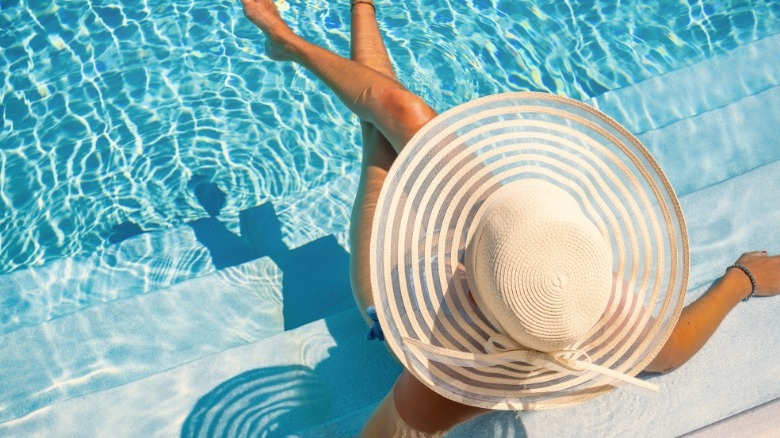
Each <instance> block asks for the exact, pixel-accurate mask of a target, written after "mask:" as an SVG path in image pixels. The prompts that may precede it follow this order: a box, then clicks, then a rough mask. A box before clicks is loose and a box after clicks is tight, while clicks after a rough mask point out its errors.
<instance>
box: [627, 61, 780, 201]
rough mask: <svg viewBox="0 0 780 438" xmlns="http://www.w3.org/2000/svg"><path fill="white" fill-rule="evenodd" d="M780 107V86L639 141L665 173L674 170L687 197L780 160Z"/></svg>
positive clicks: (676, 181)
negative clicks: (665, 170) (694, 192)
mask: <svg viewBox="0 0 780 438" xmlns="http://www.w3.org/2000/svg"><path fill="white" fill-rule="evenodd" d="M778 69H780V66H778ZM670 101H673V99H670ZM779 101H780V86H776V87H772V88H769V89H767V90H764V91H762V92H760V93H758V94H754V95H751V96H747V97H744V98H742V99H740V100H738V101H736V102H734V103H732V104H730V105H726V106H724V107H720V108H717V109H713V110H709V111H707V112H704V113H701V114H698V115H696V116H692V117H688V118H686V119H683V120H680V121H677V122H675V123H672V124H669V125H667V126H664V127H663V128H660V129H656V130H652V131H647V132H645V133H643V134H641V135H639V139H640V140H641V141H642V143H644V144H645V146H647V148H648V149H650V151H651V152H652V154H653V156H654V157H655V159H656V160H657V161H658V162H659V163H660V165H661V167H662V168H663V169H670V171H667V174H668V176H669V179H670V181H671V182H672V186H673V187H674V188H675V191H676V192H677V193H678V195H684V194H686V193H691V192H693V191H695V190H699V189H702V188H704V187H707V186H709V185H711V184H715V183H718V182H720V181H725V180H726V179H728V178H731V177H733V176H737V175H739V174H741V173H744V172H746V171H748V170H750V169H753V168H755V167H757V166H760V165H762V164H764V163H769V162H772V161H775V160H779V159H780V139H779V138H778V125H777V123H778V121H780V105H778V104H777V102H779Z"/></svg>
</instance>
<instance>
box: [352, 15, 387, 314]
mask: <svg viewBox="0 0 780 438" xmlns="http://www.w3.org/2000/svg"><path fill="white" fill-rule="evenodd" d="M353 1H354V0H353ZM351 9H352V13H351V15H352V23H351V41H350V42H351V52H352V56H351V57H352V60H354V61H355V62H357V63H359V64H362V65H364V66H366V67H369V68H372V69H374V70H376V71H378V72H379V73H381V74H383V75H385V76H387V77H389V78H393V79H395V72H393V67H392V63H391V62H390V57H389V56H388V54H387V49H386V48H385V45H384V42H382V36H381V35H380V33H379V26H378V25H377V22H376V16H375V10H374V8H372V7H371V5H369V4H366V3H358V4H355V5H354V6H353V7H352V8H351ZM360 128H361V131H362V134H363V162H362V166H361V172H360V183H359V184H358V191H357V195H356V197H355V202H354V204H353V206H352V218H351V219H350V227H349V233H350V239H349V245H350V280H351V284H352V294H353V295H354V296H355V301H356V303H357V305H358V308H359V309H360V310H361V314H362V315H363V319H364V320H365V321H366V323H367V324H369V325H371V323H372V322H371V321H370V320H369V319H368V317H367V316H366V314H365V313H364V312H363V310H365V308H366V307H368V306H371V305H373V304H374V299H373V295H372V292H371V273H370V268H369V264H368V260H369V249H370V246H371V245H370V242H371V224H372V222H373V219H374V210H375V209H376V202H377V198H378V197H379V191H380V190H381V189H382V184H384V181H385V177H386V176H387V172H388V170H389V169H390V166H391V165H392V164H393V161H395V158H396V152H395V151H394V150H393V148H392V146H391V145H390V141H388V140H387V138H386V137H385V136H384V135H382V133H381V132H379V130H378V129H377V128H376V127H375V126H374V125H373V124H371V123H370V122H367V121H365V120H361V121H360Z"/></svg>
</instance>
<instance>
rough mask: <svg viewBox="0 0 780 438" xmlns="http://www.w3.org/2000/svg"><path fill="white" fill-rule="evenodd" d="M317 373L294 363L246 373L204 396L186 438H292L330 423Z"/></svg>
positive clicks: (187, 424)
mask: <svg viewBox="0 0 780 438" xmlns="http://www.w3.org/2000/svg"><path fill="white" fill-rule="evenodd" d="M319 382H320V380H319V379H318V377H317V376H316V374H315V373H314V372H313V371H312V370H311V369H310V368H307V367H304V366H300V365H290V366H281V367H268V368H260V369H255V370H251V371H247V372H245V373H243V374H239V375H238V376H235V377H233V378H232V379H230V380H227V381H225V382H223V383H222V384H220V385H219V386H217V387H216V388H214V389H213V390H212V391H211V392H209V393H208V394H206V395H205V396H203V397H201V399H200V400H198V403H197V404H196V405H195V407H194V408H193V409H192V411H191V412H190V414H189V416H188V417H187V419H186V420H185V421H184V424H183V425H182V429H181V436H182V437H241V436H253V437H254V436H287V435H289V434H291V433H294V432H296V431H299V430H301V429H302V428H308V427H311V426H314V425H317V424H319V423H321V422H322V421H325V420H326V417H325V416H324V415H325V414H326V413H327V412H328V405H327V402H328V399H327V397H326V395H325V392H324V390H323V388H322V386H321V385H320V383H319Z"/></svg>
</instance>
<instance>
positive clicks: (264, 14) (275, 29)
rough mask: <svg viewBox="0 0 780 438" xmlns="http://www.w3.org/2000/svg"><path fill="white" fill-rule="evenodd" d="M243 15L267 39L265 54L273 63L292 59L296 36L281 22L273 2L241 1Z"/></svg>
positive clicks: (266, 0)
mask: <svg viewBox="0 0 780 438" xmlns="http://www.w3.org/2000/svg"><path fill="white" fill-rule="evenodd" d="M241 3H242V4H243V5H244V15H245V16H246V18H248V19H249V21H251V22H252V23H254V25H255V26H257V27H258V28H260V30H262V31H263V33H264V34H265V36H266V37H267V39H266V41H265V52H266V54H267V55H268V57H269V58H271V59H273V60H275V61H290V60H293V59H294V53H293V50H292V49H293V45H292V43H293V41H294V40H295V39H296V38H298V36H297V35H295V33H294V32H293V31H292V30H291V29H290V27H289V26H287V23H285V22H284V20H282V17H281V16H280V15H279V11H278V10H277V9H276V5H275V4H274V2H273V0H241Z"/></svg>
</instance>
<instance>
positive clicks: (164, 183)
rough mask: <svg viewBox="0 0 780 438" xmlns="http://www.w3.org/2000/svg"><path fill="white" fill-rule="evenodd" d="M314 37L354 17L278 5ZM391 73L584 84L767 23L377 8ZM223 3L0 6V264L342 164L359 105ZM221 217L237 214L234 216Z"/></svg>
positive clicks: (739, 6)
mask: <svg viewBox="0 0 780 438" xmlns="http://www.w3.org/2000/svg"><path fill="white" fill-rule="evenodd" d="M284 5H285V6H286V7H285V8H283V9H284V11H283V14H284V15H285V18H287V19H288V20H289V22H290V23H291V26H292V27H293V28H294V29H296V30H297V31H299V32H300V33H301V34H302V35H303V36H305V37H306V38H308V39H310V40H312V41H313V42H315V43H317V44H320V45H322V46H324V47H327V48H329V49H331V50H334V51H336V52H338V53H341V54H344V55H346V54H347V53H348V51H349V12H348V8H347V7H345V6H344V5H343V4H340V3H339V4H337V3H331V2H327V1H325V0H315V1H311V2H306V3H305V4H304V2H302V1H300V0H291V1H289V2H287V3H284ZM379 9H380V13H379V19H380V27H381V28H382V30H383V32H384V34H385V36H386V40H387V45H388V48H389V51H390V53H391V56H392V58H393V60H394V63H395V66H396V69H397V71H398V74H399V77H400V79H401V80H402V81H403V82H404V83H405V84H407V85H408V86H409V87H410V88H411V89H412V90H413V91H415V92H417V93H419V94H421V95H422V96H423V97H425V98H426V99H427V100H428V101H429V102H430V103H431V104H432V106H433V107H435V108H437V109H439V110H444V109H447V108H449V107H451V106H453V105H456V104H458V103H462V102H464V101H467V100H469V99H472V98H474V97H476V96H479V95H484V94H489V93H495V92H499V91H508V90H544V91H550V92H554V93H560V94H566V95H569V96H573V97H575V98H580V99H582V98H586V97H590V96H594V95H597V94H600V93H602V92H604V91H606V90H611V89H615V88H620V87H624V86H626V85H629V84H631V83H634V82H637V81H639V80H642V79H645V78H648V77H651V76H655V75H658V74H659V73H662V72H667V71H670V70H673V69H677V68H680V67H683V66H685V65H688V64H692V63H695V62H697V61H700V60H702V59H705V58H708V57H712V56H714V55H717V54H718V53H722V52H724V51H727V50H729V49H732V48H735V47H737V46H739V45H741V44H745V43H747V42H750V41H754V40H757V39H760V38H762V37H765V36H768V35H772V34H775V33H777V32H778V31H779V30H780V20H778V17H779V16H780V8H778V6H777V3H776V2H771V1H766V0H754V1H752V2H743V1H736V0H732V1H720V0H707V1H699V0H696V1H694V0H689V1H687V2H685V1H683V2H666V1H663V0H653V1H639V0H634V1H623V2H619V3H617V4H616V3H615V2H611V1H606V0H596V1H574V0H567V1H557V0H543V1H531V0H520V1H518V0H495V1H489V0H470V1H466V2H458V1H453V0H437V1H431V2H412V1H405V2H394V3H388V4H383V5H381V6H380V7H379ZM262 42H263V37H262V36H261V35H260V34H259V32H258V31H257V30H256V29H255V28H253V26H252V25H251V24H250V23H249V22H248V21H247V20H246V19H244V17H243V16H242V13H241V9H240V5H239V4H238V2H235V1H232V0H230V1H228V0H223V1H217V2H209V3H200V2H195V1H191V0H176V1H173V2H162V1H159V0H122V1H119V2H115V1H108V0H92V1H80V2H72V1H63V0H49V1H36V2H32V1H30V0H15V1H7V2H3V4H2V7H1V8H0V84H2V91H1V92H0V126H2V130H0V272H9V271H13V270H16V269H19V268H23V267H27V266H31V265H36V264H42V263H44V262H47V261H50V260H53V259H58V258H62V257H66V256H71V255H75V254H81V253H90V252H92V251H94V250H96V249H99V248H101V247H103V246H105V245H106V239H105V236H107V235H108V234H109V232H110V230H111V228H112V227H113V226H115V225H116V224H119V223H123V222H128V221H132V222H135V223H137V224H140V225H141V227H142V228H144V229H147V230H149V229H159V228H166V227H172V226H177V225H180V224H182V223H184V222H188V221H192V220H194V219H197V218H200V217H204V216H205V215H206V214H205V212H204V211H203V210H202V208H201V207H200V206H199V204H198V203H197V202H196V201H195V199H194V197H193V195H192V193H190V191H189V190H188V188H187V185H186V181H188V180H189V178H190V177H191V176H192V175H193V174H194V173H198V174H203V175H208V176H209V177H210V178H212V179H213V181H214V182H215V183H217V184H218V185H219V186H220V187H224V188H226V190H227V191H228V199H227V205H226V206H225V208H224V209H223V212H222V215H223V216H224V218H225V221H226V222H229V223H233V224H234V225H233V226H235V223H237V213H238V211H240V210H242V209H244V208H247V207H251V206H254V205H258V204H261V203H263V202H266V201H268V200H279V199H282V198H285V197H288V196H290V195H294V194H297V193H301V192H305V191H307V190H310V189H313V188H316V187H319V186H322V185H324V184H327V183H328V182H329V181H332V180H335V179H336V178H338V177H340V176H342V175H343V174H344V172H345V169H352V168H355V167H356V166H357V165H358V163H359V160H360V149H359V147H358V146H357V144H356V142H355V136H356V132H357V123H356V119H355V118H354V117H352V116H350V115H349V113H348V112H347V111H346V109H345V108H344V107H343V105H341V104H340V103H339V102H338V101H337V100H336V99H335V97H334V96H333V94H331V93H330V92H329V91H328V90H327V89H326V88H325V87H324V86H322V85H321V84H320V83H319V82H318V81H317V80H316V79H315V78H314V77H313V76H312V75H310V74H309V73H307V72H305V71H304V70H302V69H301V68H298V67H295V66H292V65H289V64H275V63H271V62H269V60H268V59H267V57H265V55H264V54H263V53H262ZM231 221H232V222H231Z"/></svg>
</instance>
